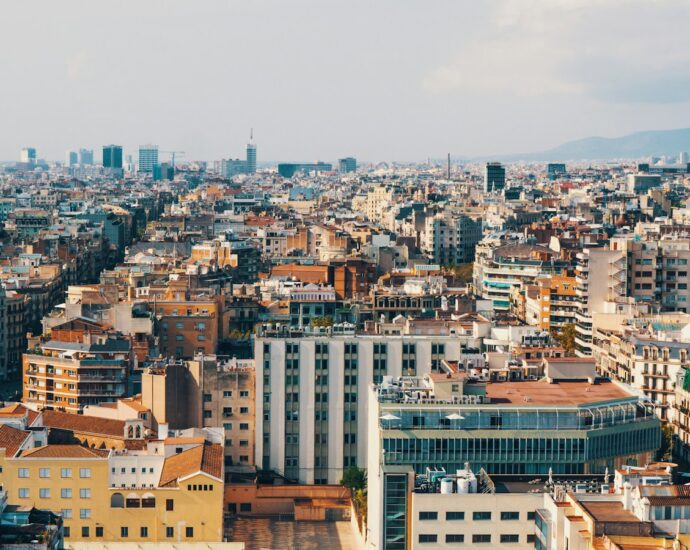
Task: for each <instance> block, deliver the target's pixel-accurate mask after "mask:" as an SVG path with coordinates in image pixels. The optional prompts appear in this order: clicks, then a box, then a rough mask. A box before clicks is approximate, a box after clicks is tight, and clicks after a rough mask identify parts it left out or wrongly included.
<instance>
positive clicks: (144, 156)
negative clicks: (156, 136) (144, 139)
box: [139, 145, 158, 174]
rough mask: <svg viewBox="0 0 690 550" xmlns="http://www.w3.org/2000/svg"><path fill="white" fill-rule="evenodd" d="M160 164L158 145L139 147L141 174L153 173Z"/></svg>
mask: <svg viewBox="0 0 690 550" xmlns="http://www.w3.org/2000/svg"><path fill="white" fill-rule="evenodd" d="M157 164H158V145H140V146H139V172H142V173H148V174H152V173H153V167H154V166H156V165H157Z"/></svg>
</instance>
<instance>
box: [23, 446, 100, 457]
mask: <svg viewBox="0 0 690 550" xmlns="http://www.w3.org/2000/svg"><path fill="white" fill-rule="evenodd" d="M109 454H110V451H107V450H102V449H89V448H88V447H82V446H81V445H44V446H43V447H36V448H35V449H28V450H26V451H23V452H22V453H21V455H19V456H21V457H22V458H107V457H108V455H109Z"/></svg>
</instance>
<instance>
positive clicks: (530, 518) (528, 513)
mask: <svg viewBox="0 0 690 550" xmlns="http://www.w3.org/2000/svg"><path fill="white" fill-rule="evenodd" d="M534 515H535V512H527V520H528V521H534Z"/></svg>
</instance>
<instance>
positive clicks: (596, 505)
mask: <svg viewBox="0 0 690 550" xmlns="http://www.w3.org/2000/svg"><path fill="white" fill-rule="evenodd" d="M578 502H579V503H580V506H582V507H583V508H584V509H585V511H587V513H589V515H590V516H592V517H593V518H594V521H597V522H599V521H601V522H607V521H616V522H620V523H640V520H639V519H637V516H635V514H633V513H632V512H630V511H629V510H625V509H624V508H623V503H622V502H616V501H612V500H580V501H578Z"/></svg>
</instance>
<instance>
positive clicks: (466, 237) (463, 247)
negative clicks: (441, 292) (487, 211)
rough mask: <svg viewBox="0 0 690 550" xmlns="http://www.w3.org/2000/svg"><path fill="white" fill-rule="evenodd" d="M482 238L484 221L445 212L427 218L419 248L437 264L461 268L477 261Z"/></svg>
mask: <svg viewBox="0 0 690 550" xmlns="http://www.w3.org/2000/svg"><path fill="white" fill-rule="evenodd" d="M481 239H482V220H481V219H478V220H477V219H474V218H471V217H469V216H467V215H465V214H462V213H455V212H449V211H446V212H443V213H440V214H436V215H435V216H429V217H427V218H426V221H425V226H424V232H423V234H422V239H421V240H422V242H421V247H420V248H421V250H422V252H424V253H425V254H428V255H429V256H430V257H431V259H432V261H433V262H434V263H437V264H440V265H460V264H465V263H470V262H473V261H474V252H475V248H476V246H477V243H478V242H479V241H480V240H481Z"/></svg>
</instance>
